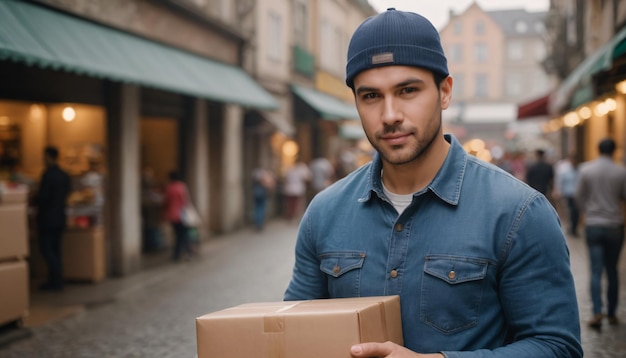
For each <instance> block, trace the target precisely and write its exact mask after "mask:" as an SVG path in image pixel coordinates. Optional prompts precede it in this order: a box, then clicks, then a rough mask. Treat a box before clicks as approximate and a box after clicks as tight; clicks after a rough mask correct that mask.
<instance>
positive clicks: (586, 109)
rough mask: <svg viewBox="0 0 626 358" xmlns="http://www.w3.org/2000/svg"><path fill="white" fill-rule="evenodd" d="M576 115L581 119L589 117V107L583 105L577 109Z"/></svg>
mask: <svg viewBox="0 0 626 358" xmlns="http://www.w3.org/2000/svg"><path fill="white" fill-rule="evenodd" d="M578 116H579V117H580V118H581V119H589V118H591V108H589V107H587V106H584V107H581V108H580V109H579V110H578Z"/></svg>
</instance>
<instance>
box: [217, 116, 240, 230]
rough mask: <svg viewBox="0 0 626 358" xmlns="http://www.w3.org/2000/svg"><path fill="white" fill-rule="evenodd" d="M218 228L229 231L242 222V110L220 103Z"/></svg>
mask: <svg viewBox="0 0 626 358" xmlns="http://www.w3.org/2000/svg"><path fill="white" fill-rule="evenodd" d="M223 128H224V133H223V135H224V142H223V149H224V150H223V152H222V153H223V154H222V156H223V161H222V165H223V167H222V169H223V175H222V178H223V188H222V189H223V190H222V191H221V193H222V200H221V202H222V205H223V208H222V212H223V215H222V220H223V221H222V228H223V229H224V231H225V232H229V231H233V230H234V229H236V228H239V227H240V226H241V225H243V223H244V198H243V193H244V191H243V184H244V180H243V153H242V145H243V144H242V136H243V110H242V108H241V107H240V106H237V105H232V104H227V105H225V106H224V127H223Z"/></svg>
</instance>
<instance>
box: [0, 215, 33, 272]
mask: <svg viewBox="0 0 626 358" xmlns="http://www.w3.org/2000/svg"><path fill="white" fill-rule="evenodd" d="M26 256H28V207H27V205H26V203H21V204H6V205H4V204H3V205H0V261H7V260H16V259H23V258H24V257H26Z"/></svg>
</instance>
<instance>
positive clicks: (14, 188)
mask: <svg viewBox="0 0 626 358" xmlns="http://www.w3.org/2000/svg"><path fill="white" fill-rule="evenodd" d="M27 201H28V186H27V185H24V184H12V183H4V182H0V205H5V204H19V203H26V202H27Z"/></svg>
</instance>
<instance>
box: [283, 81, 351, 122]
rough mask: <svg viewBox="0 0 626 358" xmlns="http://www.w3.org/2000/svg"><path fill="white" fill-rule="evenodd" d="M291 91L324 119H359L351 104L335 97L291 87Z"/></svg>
mask: <svg viewBox="0 0 626 358" xmlns="http://www.w3.org/2000/svg"><path fill="white" fill-rule="evenodd" d="M291 89H292V90H293V92H294V93H295V94H296V95H297V96H298V97H300V99H302V100H303V101H304V102H306V103H307V104H308V105H309V106H311V108H313V109H314V110H315V111H316V112H317V113H319V115H320V117H322V118H324V119H329V120H338V119H358V118H359V113H358V112H357V110H356V107H355V106H354V105H353V104H348V103H346V102H344V101H342V100H340V99H338V98H336V97H333V96H331V95H329V94H326V93H322V92H320V91H317V90H314V89H312V88H307V87H302V86H298V85H291Z"/></svg>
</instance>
